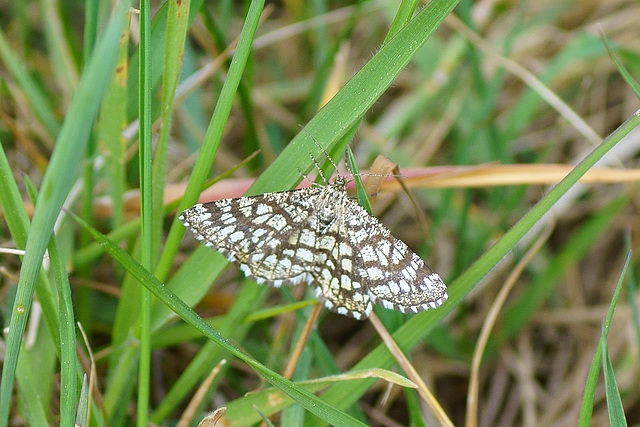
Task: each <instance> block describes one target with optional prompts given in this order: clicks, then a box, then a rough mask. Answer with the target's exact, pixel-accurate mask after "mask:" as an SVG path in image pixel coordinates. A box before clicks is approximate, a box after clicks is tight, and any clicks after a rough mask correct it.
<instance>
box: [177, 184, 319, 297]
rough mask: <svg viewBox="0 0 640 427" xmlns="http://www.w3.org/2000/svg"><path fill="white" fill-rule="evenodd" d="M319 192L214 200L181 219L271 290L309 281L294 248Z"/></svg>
mask: <svg viewBox="0 0 640 427" xmlns="http://www.w3.org/2000/svg"><path fill="white" fill-rule="evenodd" d="M317 192H318V190H317V189H316V188H305V189H301V190H293V191H284V192H280V193H267V194H263V195H260V196H252V197H240V198H236V199H224V200H215V201H213V202H209V203H201V204H197V205H195V206H193V207H192V208H189V209H187V210H186V211H184V212H183V213H182V214H181V215H180V217H179V219H180V220H181V221H182V222H183V223H184V224H185V225H186V226H187V227H188V228H190V229H191V230H192V231H193V232H194V234H195V235H196V238H197V239H198V240H201V241H202V242H204V243H205V244H206V245H207V246H209V247H211V248H213V249H214V250H216V251H218V252H220V253H222V254H224V255H225V256H226V257H227V258H228V259H229V260H230V261H232V262H235V263H236V264H238V265H239V266H240V268H241V269H242V270H243V271H244V273H245V274H246V275H247V276H248V277H250V278H253V279H256V281H258V282H262V283H267V284H269V285H272V286H280V285H287V284H294V283H298V282H300V281H302V280H304V279H307V278H308V272H309V270H310V266H309V265H306V264H305V263H304V260H305V259H306V257H305V256H304V255H303V253H302V252H300V251H298V250H294V248H293V247H292V245H291V244H290V243H289V242H290V241H297V240H299V236H300V230H301V229H302V228H303V227H304V225H305V224H306V223H307V218H308V216H309V214H310V210H311V208H312V206H313V204H312V203H313V201H314V198H315V197H317Z"/></svg>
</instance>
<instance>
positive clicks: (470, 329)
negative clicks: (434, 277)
mask: <svg viewBox="0 0 640 427" xmlns="http://www.w3.org/2000/svg"><path fill="white" fill-rule="evenodd" d="M4 6H5V7H6V8H9V6H7V5H4ZM126 6H127V5H126V4H124V3H123V4H121V6H120V8H116V9H115V10H114V11H111V10H110V9H109V8H108V7H107V5H106V3H105V2H87V3H86V4H84V3H82V4H75V3H69V4H68V5H65V6H61V7H63V9H60V10H58V9H52V10H48V9H46V8H45V7H44V6H42V8H41V9H37V10H36V11H35V12H34V10H31V9H30V10H27V8H26V5H22V4H15V5H12V6H11V7H10V8H9V9H7V10H10V13H7V14H4V15H2V16H1V17H0V28H1V30H0V63H1V65H0V66H1V70H2V75H1V76H2V82H1V84H0V97H1V98H0V101H1V102H0V114H1V116H0V140H1V141H2V151H1V152H0V154H1V156H0V202H1V205H2V215H3V222H2V223H1V224H2V225H1V226H0V236H1V237H2V243H1V244H0V246H1V247H2V248H18V249H25V248H26V249H27V251H26V254H25V255H24V258H20V257H18V256H17V255H14V254H10V253H7V254H5V253H3V254H2V258H0V263H1V264H0V265H1V267H2V273H3V274H2V275H1V276H0V314H1V316H2V321H3V326H4V327H5V333H4V335H3V340H2V344H3V346H2V349H1V351H2V356H3V357H2V358H1V360H2V363H3V366H2V384H1V385H0V426H2V425H6V424H7V422H11V424H12V425H46V424H61V425H67V424H69V423H70V422H73V420H76V421H77V422H78V423H79V424H80V425H87V424H86V423H87V421H86V420H87V419H88V420H89V421H88V422H89V425H106V424H108V425H133V424H134V423H135V422H136V420H137V422H138V423H144V420H145V419H147V418H146V417H148V421H150V422H153V423H156V424H159V425H174V424H176V423H177V422H178V420H182V421H181V422H183V423H184V424H182V425H197V424H198V422H199V421H200V420H201V419H202V418H203V417H204V414H205V413H207V412H209V411H213V410H216V409H219V408H221V407H225V408H226V413H225V414H218V415H217V416H220V417H222V418H221V420H220V421H219V422H221V423H224V422H229V423H231V424H232V425H254V424H256V423H259V422H260V421H261V420H262V419H263V418H267V417H268V418H269V419H270V420H271V422H273V423H274V424H275V425H305V426H315V425H326V424H332V425H363V424H364V425H385V426H386V425H389V426H395V425H409V424H412V425H430V424H432V423H433V422H434V421H433V420H434V419H435V420H437V421H435V422H440V423H443V424H446V423H448V422H450V423H452V424H454V425H463V424H464V425H468V426H475V425H480V426H492V425H552V424H553V425H576V424H580V425H590V424H593V425H603V424H605V423H606V422H607V421H609V422H610V423H611V424H612V425H621V423H623V422H624V421H625V418H626V422H628V423H630V424H635V423H638V420H639V417H638V413H639V401H638V398H639V396H638V390H640V387H639V385H640V384H638V383H639V375H638V366H640V363H638V354H640V352H639V351H638V350H639V349H640V327H639V326H638V325H639V318H638V309H637V303H638V292H637V278H638V277H637V273H636V271H637V265H638V262H637V260H638V257H637V256H636V255H635V253H636V252H637V250H635V249H636V246H635V245H636V244H637V243H636V241H637V240H638V239H637V238H636V230H637V229H638V220H637V218H638V213H637V206H638V196H637V194H638V192H637V183H636V181H637V177H636V176H637V175H634V174H637V172H638V169H639V168H638V165H637V163H638V158H639V156H638V151H639V150H640V137H639V136H638V132H637V131H636V130H635V128H636V126H637V125H638V122H639V121H640V119H639V117H638V115H637V113H636V110H637V108H638V95H637V89H636V88H637V87H638V86H637V83H636V82H635V81H634V78H635V79H637V78H638V76H640V67H639V64H640V61H639V59H640V57H639V55H638V52H639V50H640V46H639V44H640V42H639V41H638V38H637V28H636V27H637V24H636V23H637V22H638V19H639V18H640V8H639V7H638V5H637V3H634V2H623V1H612V2H606V4H604V3H601V2H596V1H586V2H581V3H580V7H575V4H573V3H558V2H535V3H532V4H528V3H526V4H519V5H493V6H492V7H487V6H486V5H484V4H483V3H478V4H471V3H470V2H462V3H460V4H457V3H456V2H455V1H449V0H435V1H433V2H431V3H430V4H429V5H428V6H427V7H424V8H422V7H421V6H418V5H416V4H415V3H412V2H401V4H400V5H399V6H398V5H397V4H396V3H393V4H391V3H390V4H387V3H385V2H375V1H371V2H367V1H363V2H359V3H357V4H354V5H342V4H334V3H327V2H314V3H312V4H308V5H307V4H304V5H302V4H287V6H282V5H278V6H274V5H268V6H267V7H266V8H264V5H263V4H262V3H261V2H253V3H252V4H251V5H250V6H249V5H248V4H247V7H246V8H242V7H241V6H239V5H238V4H237V3H231V2H220V3H219V4H217V3H216V4H209V2H202V1H196V0H193V1H183V2H177V3H167V4H165V5H163V6H161V7H160V6H158V5H154V7H157V9H152V11H153V14H152V21H151V27H150V30H147V32H145V34H144V35H145V36H146V40H147V41H148V44H147V45H146V47H145V48H144V49H147V53H149V55H148V56H145V55H140V52H141V51H140V49H143V46H144V45H143V44H140V43H139V40H140V36H139V31H138V26H137V22H138V19H139V17H138V16H137V15H130V10H128V9H127V7H126ZM454 7H456V9H455V10H454V12H453V14H449V12H450V10H451V9H452V8H454ZM45 17H46V19H45ZM445 17H446V18H445ZM598 25H599V26H598ZM600 32H602V33H604V34H606V36H607V39H608V40H607V43H608V44H609V45H608V48H609V49H607V45H606V44H605V41H604V40H603V38H602V37H601V34H600ZM35 34H38V35H41V36H42V40H43V41H44V42H38V43H35V41H36V38H35V37H36V36H35ZM144 49H143V50H142V52H143V53H144V52H145V50H144ZM610 55H614V56H615V58H614V59H612V58H611V56H610ZM141 57H142V58H144V57H147V58H149V59H148V60H147V61H146V62H145V61H142V63H141V62H140V60H139V58H141ZM140 64H142V65H140ZM140 73H142V74H140ZM140 75H142V76H143V77H145V79H146V81H147V82H148V85H147V86H144V85H142V86H141V87H143V90H140V89H139V87H140V85H139V78H138V76H140ZM141 99H142V100H143V101H142V104H139V102H140V101H139V100H141ZM142 107H145V108H146V111H149V112H150V113H149V114H150V119H151V120H152V121H153V127H152V132H153V137H154V143H153V146H152V149H153V150H154V151H153V153H154V158H153V160H152V161H151V162H143V163H142V164H141V163H140V159H139V154H138V153H140V152H141V151H140V149H139V142H138V117H139V113H138V111H140V109H141V108H142ZM301 126H304V129H301ZM603 141H604V142H603ZM347 145H349V146H350V147H351V148H352V150H353V152H354V157H355V159H356V162H357V164H358V166H359V168H360V169H361V171H366V170H368V169H370V168H371V167H372V166H371V165H373V164H374V159H375V158H376V156H378V155H379V154H383V155H385V156H387V157H388V158H390V159H391V160H392V161H393V162H395V163H397V164H398V165H399V167H400V169H399V170H400V174H401V175H405V174H403V169H404V170H408V169H411V172H410V173H407V174H406V175H405V176H404V177H402V176H401V177H400V178H402V179H406V181H407V183H408V184H409V187H410V188H411V190H409V191H411V194H410V195H408V194H405V191H406V190H402V187H401V186H398V185H395V186H394V185H393V183H388V184H385V185H383V186H382V189H381V190H380V191H379V192H378V191H377V190H376V191H373V192H375V193H376V196H377V198H376V200H375V202H374V203H373V211H374V212H375V213H376V216H378V217H379V218H380V219H381V221H382V222H383V223H384V224H385V225H387V226H388V227H389V228H390V229H391V230H392V231H393V232H394V234H395V235H396V236H397V237H399V238H401V239H402V240H403V241H405V242H406V243H407V244H408V245H409V246H410V247H411V248H412V249H414V250H415V251H416V252H417V253H418V254H420V255H421V256H422V257H423V258H424V259H425V260H426V261H427V263H428V264H429V265H430V266H431V268H433V269H434V270H435V271H437V272H438V273H439V274H440V275H441V276H442V277H443V278H444V279H445V282H446V283H447V284H448V285H449V294H450V299H449V301H448V302H447V303H446V304H445V305H444V306H443V307H441V308H439V309H437V310H433V311H428V312H424V313H420V314H417V315H414V316H406V315H402V314H400V313H395V312H390V311H387V310H383V309H379V310H377V311H376V314H377V318H379V320H380V322H381V323H380V324H381V325H383V326H384V328H386V330H387V331H388V332H389V333H390V334H392V335H391V336H392V337H393V339H394V341H395V342H396V343H397V344H398V345H399V348H400V349H401V350H402V351H404V353H405V354H406V355H407V356H409V360H410V362H411V365H412V367H413V369H412V370H411V371H412V372H413V371H414V370H415V372H417V374H418V375H419V376H420V378H421V380H422V381H423V382H424V383H422V381H419V383H420V384H418V386H419V388H418V389H417V390H416V389H415V388H413V386H414V384H413V383H411V382H408V381H407V380H406V379H405V378H403V377H405V376H407V375H406V374H405V372H404V371H403V370H402V369H400V368H399V366H400V365H399V364H398V363H397V362H396V358H397V357H399V355H397V354H396V355H395V357H394V355H393V350H392V351H391V352H390V350H388V349H387V347H386V346H385V345H384V344H383V343H382V342H383V340H382V339H381V337H380V336H379V333H380V329H375V328H374V327H372V324H370V323H369V322H367V321H363V322H358V321H355V320H353V319H349V318H345V317H342V316H339V315H336V314H333V313H330V312H328V311H326V310H323V311H322V312H321V313H320V317H319V319H318V320H317V326H316V327H313V328H306V329H305V324H306V322H307V318H308V317H309V316H310V313H311V312H312V310H313V307H310V305H313V303H312V302H313V293H312V291H311V290H306V288H305V287H304V286H300V287H296V288H293V289H281V290H278V291H273V290H271V289H269V288H267V287H264V286H258V285H256V284H255V283H253V282H251V281H248V280H246V279H245V278H244V277H243V276H242V274H241V273H240V272H239V270H238V269H237V268H235V267H233V266H231V267H229V266H228V263H227V262H226V261H225V260H224V258H223V257H222V256H220V255H219V254H216V253H214V252H212V251H210V250H209V249H207V248H205V247H203V246H198V245H197V244H196V242H195V240H194V239H193V238H192V237H191V236H190V235H189V234H186V233H185V230H184V228H183V227H182V226H181V224H179V223H178V222H177V221H176V219H175V218H176V214H177V213H179V212H181V211H182V210H183V209H184V208H186V207H189V206H190V205H192V204H194V203H195V202H196V200H197V199H198V197H199V195H200V193H201V191H202V190H203V189H204V188H205V187H208V186H209V185H210V184H211V183H212V182H210V181H211V180H212V179H215V178H216V177H218V176H220V175H225V174H227V173H228V172H229V171H231V173H230V176H227V175H225V177H224V178H223V179H221V180H217V182H216V183H215V184H213V186H212V187H211V188H209V189H208V190H207V191H208V193H207V194H208V195H206V196H204V195H203V196H202V199H203V200H209V199H214V198H224V197H239V196H240V195H242V194H243V193H245V192H247V191H248V192H249V193H250V194H260V193H264V192H269V191H281V190H287V189H290V188H293V187H295V186H296V185H297V184H299V183H300V182H301V181H304V177H305V176H308V177H309V178H310V179H313V178H314V177H315V175H316V174H317V171H316V164H315V163H316V162H318V163H320V166H321V167H323V172H324V174H325V175H326V176H328V174H330V173H331V172H332V171H331V169H332V168H331V164H330V163H331V162H328V161H326V156H327V155H329V156H331V157H332V158H333V159H334V160H336V161H339V160H340V159H341V158H343V157H344V153H345V149H346V147H347ZM145 149H149V147H148V146H146V148H145ZM256 150H260V151H259V154H258V155H257V156H254V157H251V158H249V157H250V156H251V155H252V153H255V152H256ZM245 159H248V160H247V161H245ZM597 161H598V162H599V163H598V165H597V166H594V165H595V163H596V162H597ZM325 163H326V165H325ZM498 165H513V166H514V167H513V168H499V167H495V168H493V167H494V166H498ZM532 165H535V166H536V168H528V167H529V166H532ZM558 165H569V166H571V167H573V166H575V165H578V166H576V167H575V169H573V171H572V172H571V173H570V174H569V175H568V176H567V177H566V178H565V179H564V180H563V181H562V183H560V184H559V185H558V186H555V187H553V189H552V187H551V186H547V185H545V186H542V185H540V182H549V180H551V181H553V180H556V179H557V176H558V174H557V171H558ZM462 166H464V167H465V168H458V167H462ZM468 166H477V169H469V168H468ZM545 166H547V167H545ZM604 166H608V167H609V168H610V169H606V168H604ZM141 171H142V173H141ZM371 172H372V173H374V174H375V173H379V172H376V170H375V167H374V168H373V169H372V171H371ZM587 172H588V173H589V174H590V176H591V178H590V179H589V181H588V182H585V183H581V184H576V182H577V180H578V179H580V177H581V176H582V175H583V174H585V173H587ZM384 173H385V174H389V171H388V170H387V171H385V172H384ZM614 173H615V177H616V178H615V179H611V178H610V177H611V176H613V174H614ZM487 175H489V176H490V177H491V178H492V179H493V181H492V180H486V178H487ZM547 175H548V176H547ZM140 176H142V177H143V179H145V184H146V185H140V183H139V182H140V178H139V177H140ZM149 177H151V178H149ZM429 177H434V178H433V179H431V180H430V179H429ZM549 177H553V178H549ZM246 178H255V181H253V182H252V184H251V185H250V187H249V186H248V185H247V184H246V180H245V179H246ZM420 178H422V179H420ZM452 179H454V180H455V179H457V180H456V181H455V185H453V184H452V185H451V188H447V186H446V184H445V185H440V184H437V185H436V184H435V181H437V180H439V182H447V180H449V181H448V182H452V181H451V180H452ZM480 179H482V180H483V181H482V182H483V183H485V182H486V184H483V185H481V186H478V185H477V180H480ZM149 181H151V182H149ZM465 182H466V185H465ZM490 182H494V183H499V184H497V185H496V184H490ZM149 184H150V185H149ZM432 187H437V188H432ZM139 188H143V189H144V191H143V192H142V193H141V192H140V191H139V190H138V189H139ZM354 194H355V193H354ZM409 196H410V197H409ZM35 200H37V202H34V201H35ZM143 203H144V204H145V206H146V208H145V209H147V210H150V211H148V212H149V213H150V215H149V216H148V217H147V218H148V220H147V222H146V224H147V226H146V228H144V230H145V231H143V232H142V233H144V236H143V235H142V234H141V227H140V219H139V216H140V206H141V205H142V204H143ZM34 205H35V210H34V207H33V206H34ZM63 206H64V207H65V208H66V209H68V210H69V211H71V212H75V213H76V214H77V215H78V216H79V217H80V218H81V219H82V221H81V222H78V221H74V220H72V219H71V217H70V216H69V215H65V214H62V215H60V213H61V210H62V207H63ZM81 224H84V225H81ZM94 228H95V229H97V230H98V232H99V233H101V234H104V235H105V236H107V240H104V238H103V237H102V236H101V235H98V234H96V232H95V231H94ZM52 231H55V238H52V239H51V238H50V237H51V236H52V234H51V233H52ZM45 249H48V250H47V252H46V254H47V255H46V256H45V257H44V260H45V262H44V268H43V269H40V266H41V265H42V264H43V262H42V259H43V255H44V254H45ZM141 254H145V255H144V258H143V257H142V256H141ZM629 254H630V255H629ZM143 265H144V267H143ZM227 267H229V268H227ZM623 271H624V274H623ZM617 284H619V288H620V289H621V293H620V296H619V297H616V298H614V290H615V289H616V285H617ZM143 289H148V290H149V291H150V292H151V294H153V295H154V296H155V297H156V298H152V300H151V301H150V303H149V304H146V303H144V299H145V297H144V293H143ZM144 292H146V291H144ZM34 294H35V298H34ZM616 295H617V293H616ZM616 300H617V306H615V307H614V305H615V304H614V303H615V301H616ZM298 301H303V302H302V303H299V302H298ZM612 301H613V302H614V303H612ZM190 307H192V308H193V310H194V311H195V312H193V311H191V309H190ZM614 308H615V310H614ZM196 313H197V314H198V315H199V316H200V317H201V318H202V319H201V318H200V317H198V316H197V315H196ZM179 317H181V318H182V319H184V321H183V320H180V319H179ZM143 318H144V319H147V320H146V321H144V322H143V321H142V320H141V319H143ZM605 319H607V321H606V323H604V325H605V326H604V328H603V322H605ZM76 322H77V323H76ZM23 331H24V332H23ZM81 332H82V333H81ZM85 337H86V341H85ZM205 337H206V338H205ZM147 342H148V343H149V345H150V346H151V356H150V358H145V357H143V359H142V363H140V357H139V356H140V354H143V355H144V354H145V353H144V352H143V353H140V348H141V343H143V344H142V345H143V346H145V345H146V344H145V343H147ZM301 342H302V343H305V342H306V344H305V345H304V347H303V349H302V351H301V352H300V353H298V352H295V351H294V348H295V347H296V345H297V344H299V343H301ZM294 354H296V359H294V361H293V362H291V361H290V359H291V357H292V355H294ZM290 363H295V372H294V373H293V376H292V377H291V378H287V379H285V378H283V377H282V374H283V373H284V372H286V371H287V366H288V365H289V364H290ZM140 367H142V369H143V370H148V372H149V382H148V383H147V382H146V381H147V380H145V378H146V376H145V375H140V374H139V372H138V371H139V369H140ZM601 367H602V368H601ZM394 372H397V373H398V374H400V375H401V377H399V376H397V375H396V374H395V373H394ZM600 372H604V374H601V373H600ZM83 374H87V375H88V377H87V378H88V379H87V381H88V385H89V387H83ZM409 376H411V375H409ZM289 379H290V380H291V381H289ZM140 384H142V387H143V389H142V390H141V389H140V387H141V386H140ZM426 388H428V389H429V390H430V393H431V394H433V401H429V397H425V396H428V395H429V393H428V392H426ZM81 389H82V390H85V391H83V392H81V391H80V390H81ZM247 393H250V394H247ZM145 396H148V399H147V398H146V397H145ZM81 397H82V398H88V399H87V401H88V402H89V404H87V403H86V401H85V403H84V404H79V403H78V402H82V401H83V400H82V399H81ZM425 401H427V402H428V406H427V405H425ZM147 402H148V403H147ZM293 402H295V403H293ZM147 404H148V409H147ZM438 406H439V407H441V408H442V410H443V413H444V415H443V414H438V412H437V410H436V409H433V408H436V407H438ZM427 408H431V409H427ZM434 414H436V415H434ZM221 425H222V424H221Z"/></svg>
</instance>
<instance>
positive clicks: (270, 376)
mask: <svg viewBox="0 0 640 427" xmlns="http://www.w3.org/2000/svg"><path fill="white" fill-rule="evenodd" d="M71 215H73V214H71ZM73 217H74V218H75V219H76V221H78V222H79V223H80V224H82V225H83V226H84V227H85V228H86V229H87V230H89V231H90V232H91V235H92V236H93V237H94V238H95V239H96V240H98V241H99V242H100V243H101V244H102V245H103V246H104V247H105V250H106V251H107V252H108V253H109V254H110V255H111V256H112V257H114V259H116V260H117V261H118V263H119V264H120V265H121V266H122V267H123V268H125V269H126V270H127V271H128V272H129V273H130V274H131V275H133V276H134V277H135V278H136V279H137V280H138V281H139V282H140V283H141V284H143V285H144V287H145V288H146V289H148V290H149V291H150V292H151V293H153V294H154V295H155V296H156V298H158V299H159V300H160V301H162V302H163V303H164V304H165V305H167V306H168V307H170V308H171V310H172V311H174V312H175V313H176V314H177V315H178V316H180V317H181V318H182V319H183V320H184V321H185V322H187V323H189V324H190V325H192V326H193V327H194V328H196V329H197V330H199V331H200V332H202V333H203V334H204V335H205V336H206V337H207V338H209V339H211V340H213V341H215V342H216V343H217V344H218V345H220V346H221V347H223V348H224V349H225V350H227V351H228V352H229V353H231V354H232V355H233V356H235V357H237V358H239V359H240V360H242V361H243V362H245V363H246V364H247V365H249V366H250V367H251V368H253V369H254V370H255V371H256V372H257V373H258V374H260V375H262V376H263V377H264V378H265V379H266V380H267V381H269V382H270V383H271V384H273V385H274V386H275V387H277V388H278V389H280V390H281V391H282V392H284V393H285V394H286V395H288V396H290V397H291V398H293V399H294V400H296V401H297V402H298V403H300V404H301V405H302V406H304V407H305V408H306V409H307V410H308V411H310V412H312V413H314V414H316V415H317V416H319V417H321V418H322V419H324V420H325V421H326V422H329V423H331V424H333V425H341V426H364V424H362V423H360V422H359V421H357V420H355V419H354V418H352V417H351V416H349V415H347V414H345V413H343V412H341V411H339V410H336V409H335V408H333V407H332V406H331V405H328V404H326V403H325V402H324V401H322V400H321V399H319V398H318V397H317V396H315V395H313V394H312V393H310V392H308V391H306V390H304V389H303V388H301V387H299V386H297V385H295V384H294V383H292V382H291V381H289V380H287V379H285V378H283V377H282V376H281V375H279V374H277V373H275V372H273V371H271V370H270V369H268V368H267V367H265V366H264V365H262V364H261V363H259V362H258V361H256V360H255V359H253V358H252V357H250V356H248V355H247V354H245V353H243V352H242V351H241V350H240V349H238V348H237V347H235V346H234V345H233V344H231V342H230V341H229V340H228V339H226V338H225V337H223V336H222V335H220V334H219V333H218V332H216V331H215V330H213V329H212V328H211V327H210V326H209V325H208V324H207V323H206V322H205V321H204V320H203V319H202V318H201V317H200V316H198V314H197V313H196V312H194V311H193V309H191V307H189V306H188V305H186V304H185V303H184V302H183V301H182V300H180V299H179V298H177V297H176V295H175V294H173V293H172V292H171V291H170V290H169V289H167V287H165V286H164V285H163V284H162V283H161V282H160V281H158V279H156V278H155V276H153V275H152V274H151V273H149V271H147V270H146V269H145V268H144V267H142V265H140V264H139V263H137V262H136V261H135V260H134V259H133V258H132V257H131V255H129V254H128V253H126V252H124V251H123V250H122V249H120V248H119V247H118V246H116V245H115V244H114V243H112V242H110V241H109V240H107V239H106V238H105V237H104V236H103V235H102V234H100V233H99V232H98V231H96V230H95V229H93V228H91V227H90V226H89V225H88V224H87V223H86V222H84V221H83V220H82V219H81V218H79V217H77V216H75V215H73Z"/></svg>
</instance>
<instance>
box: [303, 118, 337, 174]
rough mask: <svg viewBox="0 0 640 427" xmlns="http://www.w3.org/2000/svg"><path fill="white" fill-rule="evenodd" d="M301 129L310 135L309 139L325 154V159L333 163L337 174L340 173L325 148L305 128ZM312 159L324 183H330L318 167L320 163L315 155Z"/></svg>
mask: <svg viewBox="0 0 640 427" xmlns="http://www.w3.org/2000/svg"><path fill="white" fill-rule="evenodd" d="M300 127H301V128H302V129H303V130H304V131H305V132H306V134H307V135H309V138H311V140H312V141H313V143H314V144H315V145H316V147H318V148H319V149H320V151H322V154H324V157H325V158H326V159H327V160H328V161H329V163H331V165H332V166H333V168H334V169H335V171H336V173H340V170H339V169H338V165H337V164H336V163H335V162H334V161H333V159H332V158H331V156H330V155H329V153H327V151H326V150H325V149H324V147H323V146H322V145H320V144H318V141H317V140H316V139H315V138H314V137H313V135H311V133H309V131H308V130H307V129H306V128H305V127H304V126H300ZM311 158H312V159H313V163H315V165H316V168H318V172H320V176H322V178H323V179H324V182H325V183H328V182H329V181H328V180H327V179H326V178H325V176H324V174H323V173H322V169H320V166H319V165H318V161H317V160H316V158H315V157H313V155H311Z"/></svg>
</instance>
